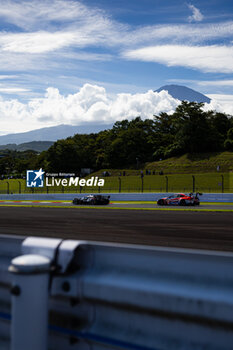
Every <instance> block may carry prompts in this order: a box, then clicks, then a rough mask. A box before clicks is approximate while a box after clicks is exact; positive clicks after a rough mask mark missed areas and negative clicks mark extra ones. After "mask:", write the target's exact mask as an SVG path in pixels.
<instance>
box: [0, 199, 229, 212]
mask: <svg viewBox="0 0 233 350" xmlns="http://www.w3.org/2000/svg"><path fill="white" fill-rule="evenodd" d="M1 206H25V207H26V206H29V207H32V206H33V207H64V208H73V207H75V208H86V207H87V206H85V205H84V206H83V205H77V206H74V205H73V204H72V202H71V201H63V200H57V201H53V200H47V201H43V200H32V201H30V200H24V201H23V200H18V201H17V200H0V207H1ZM88 208H89V207H88ZM90 208H92V209H93V206H91V207H90ZM97 208H98V209H103V208H106V209H109V208H110V209H141V210H150V209H153V210H198V211H199V210H204V211H216V210H219V211H232V213H233V203H219V204H218V203H203V204H201V205H200V206H195V207H192V206H172V205H169V206H163V205H162V206H158V205H157V204H156V202H136V201H132V202H123V201H122V202H111V203H110V204H109V205H107V206H97Z"/></svg>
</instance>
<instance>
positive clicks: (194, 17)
mask: <svg viewBox="0 0 233 350" xmlns="http://www.w3.org/2000/svg"><path fill="white" fill-rule="evenodd" d="M188 7H189V9H190V10H191V11H192V13H193V14H192V16H189V17H188V20H189V21H190V22H192V21H195V22H201V21H202V20H203V18H204V16H203V15H202V13H201V11H200V10H199V9H198V8H196V7H195V6H193V5H191V4H188Z"/></svg>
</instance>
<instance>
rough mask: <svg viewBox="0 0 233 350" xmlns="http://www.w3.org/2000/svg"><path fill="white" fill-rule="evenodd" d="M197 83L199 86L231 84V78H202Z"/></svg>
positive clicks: (232, 84) (232, 81) (232, 82)
mask: <svg viewBox="0 0 233 350" xmlns="http://www.w3.org/2000/svg"><path fill="white" fill-rule="evenodd" d="M197 83H198V85H201V86H233V80H203V81H198V82H197Z"/></svg>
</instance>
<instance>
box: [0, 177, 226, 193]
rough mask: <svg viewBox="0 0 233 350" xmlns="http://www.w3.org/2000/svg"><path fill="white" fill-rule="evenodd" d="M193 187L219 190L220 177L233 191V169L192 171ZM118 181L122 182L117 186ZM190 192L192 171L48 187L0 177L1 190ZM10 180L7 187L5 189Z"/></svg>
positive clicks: (111, 178)
mask: <svg viewBox="0 0 233 350" xmlns="http://www.w3.org/2000/svg"><path fill="white" fill-rule="evenodd" d="M194 176H195V190H196V191H199V192H209V193H211V192H212V193H214V192H216V193H221V192H222V177H223V180H224V192H230V193H232V192H233V173H218V172H215V173H214V172H212V173H203V174H201V173H198V174H195V175H194ZM120 182H121V186H120ZM167 183H168V192H191V191H192V190H193V177H192V175H191V174H176V175H145V176H144V177H143V184H142V179H141V177H140V176H135V175H133V176H121V177H120V180H119V177H118V176H110V177H106V178H105V185H104V187H99V188H98V187H82V188H80V187H75V186H72V187H63V188H62V187H61V186H60V187H49V188H47V189H46V187H44V188H35V189H33V190H32V189H31V188H27V187H26V181H25V180H2V181H0V193H8V192H9V193H19V192H20V191H21V193H46V191H48V193H62V192H64V193H80V189H81V193H94V192H95V193H96V192H98V191H99V192H100V193H104V192H105V193H108V192H110V193H111V192H119V187H121V188H120V190H121V192H129V193H130V192H142V185H143V192H166V184H167ZM8 184H9V189H8Z"/></svg>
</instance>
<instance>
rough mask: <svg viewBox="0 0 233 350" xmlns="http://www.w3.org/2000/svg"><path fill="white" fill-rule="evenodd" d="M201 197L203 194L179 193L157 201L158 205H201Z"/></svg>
mask: <svg viewBox="0 0 233 350" xmlns="http://www.w3.org/2000/svg"><path fill="white" fill-rule="evenodd" d="M199 195H201V193H199V192H197V193H196V194H194V193H189V194H184V193H177V194H172V195H171V196H169V197H164V198H160V199H159V200H158V201H157V204H158V205H182V206H184V205H193V206H194V205H199V204H200V200H199V197H198V196H199Z"/></svg>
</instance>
